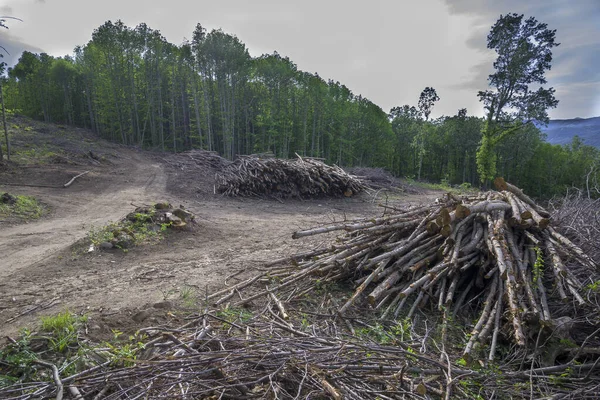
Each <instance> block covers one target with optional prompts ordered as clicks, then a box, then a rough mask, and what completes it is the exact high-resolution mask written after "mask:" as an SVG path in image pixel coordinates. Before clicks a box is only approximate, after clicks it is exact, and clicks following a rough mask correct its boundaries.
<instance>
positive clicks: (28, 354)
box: [0, 310, 146, 397]
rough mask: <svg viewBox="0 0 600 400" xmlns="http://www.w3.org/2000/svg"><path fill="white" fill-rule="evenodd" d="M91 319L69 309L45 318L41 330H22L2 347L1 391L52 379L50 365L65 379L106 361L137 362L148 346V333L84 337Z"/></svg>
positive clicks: (112, 363)
mask: <svg viewBox="0 0 600 400" xmlns="http://www.w3.org/2000/svg"><path fill="white" fill-rule="evenodd" d="M88 322H89V318H88V316H86V315H77V314H74V313H72V312H70V311H68V310H65V311H63V312H61V313H59V314H57V315H53V316H47V317H42V318H41V319H40V323H39V326H38V330H37V331H32V330H29V329H21V331H20V333H19V336H18V337H17V338H16V339H11V341H10V343H9V344H8V345H6V346H4V347H3V348H0V393H1V392H2V388H4V387H8V386H10V385H14V384H18V383H21V382H22V383H25V382H32V381H49V382H52V381H53V378H52V373H51V370H50V369H49V368H48V365H49V364H52V365H55V366H56V367H57V368H58V372H59V375H60V376H61V377H63V378H64V377H67V376H70V375H73V374H76V373H77V372H80V371H83V370H86V369H88V368H90V367H93V366H95V365H98V364H99V363H103V362H109V363H110V365H112V366H113V367H126V366H132V365H133V364H134V362H135V360H136V358H137V356H138V354H139V352H140V350H142V349H143V348H144V343H143V342H144V340H145V339H146V336H145V335H144V334H142V333H135V334H132V335H125V334H124V333H123V332H120V331H118V330H113V338H112V340H110V341H105V342H102V343H94V342H91V341H89V340H87V339H85V338H84V336H85V335H84V333H85V332H86V331H87V324H88ZM44 364H45V365H44ZM0 397H1V394H0Z"/></svg>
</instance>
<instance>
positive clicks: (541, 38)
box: [477, 14, 559, 182]
mask: <svg viewBox="0 0 600 400" xmlns="http://www.w3.org/2000/svg"><path fill="white" fill-rule="evenodd" d="M555 36H556V30H551V29H548V26H547V24H544V23H540V22H538V21H537V20H536V19H535V18H533V17H530V18H527V19H526V20H524V16H523V15H522V14H521V15H519V14H507V15H501V16H500V18H499V19H498V21H496V23H495V24H494V25H493V26H492V29H491V31H490V33H489V34H488V37H487V47H488V48H489V49H492V50H494V51H496V53H497V55H498V56H497V58H496V61H494V68H495V70H496V71H495V72H494V73H493V74H491V75H490V76H489V78H488V82H489V85H490V87H491V89H488V90H484V91H480V92H479V93H478V97H479V100H480V101H481V102H483V104H484V107H485V110H486V118H485V119H486V122H485V125H484V128H483V137H482V141H481V145H480V146H479V149H478V151H477V167H478V172H479V176H480V179H481V181H482V182H486V181H489V180H491V179H493V178H494V177H495V174H496V160H497V158H496V153H495V151H494V149H495V147H496V146H497V145H498V143H499V142H500V141H502V140H503V139H504V138H505V137H507V136H508V135H511V134H513V133H516V132H517V131H521V130H522V127H523V125H525V124H528V123H530V122H532V121H539V122H542V123H547V122H548V109H549V108H554V107H556V106H557V105H558V100H556V99H555V98H554V89H553V88H548V89H545V88H543V87H538V88H537V90H535V89H534V87H532V86H535V85H543V84H545V83H547V82H546V78H545V73H546V71H547V70H550V68H551V62H552V48H554V47H556V46H558V45H559V43H556V41H555Z"/></svg>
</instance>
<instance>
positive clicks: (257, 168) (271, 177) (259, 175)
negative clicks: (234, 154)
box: [216, 156, 366, 198]
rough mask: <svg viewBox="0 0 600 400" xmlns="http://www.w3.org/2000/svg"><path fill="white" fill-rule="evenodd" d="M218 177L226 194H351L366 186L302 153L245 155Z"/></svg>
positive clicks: (295, 195)
mask: <svg viewBox="0 0 600 400" xmlns="http://www.w3.org/2000/svg"><path fill="white" fill-rule="evenodd" d="M216 180H217V186H216V188H217V190H218V192H219V193H223V194H224V195H226V196H273V197H278V198H280V197H281V198H289V197H296V198H309V197H321V196H332V197H338V196H346V197H350V196H352V195H354V194H357V193H359V192H362V191H363V190H365V189H366V186H365V184H364V183H363V182H362V181H361V180H360V179H358V178H356V177H355V176H353V175H350V174H348V173H346V172H345V171H344V170H343V169H341V168H339V167H338V166H335V165H334V166H329V165H327V164H325V163H323V162H321V161H319V160H316V159H311V158H302V157H300V156H298V158H297V159H295V160H283V159H278V158H266V159H261V158H258V157H255V156H241V157H239V158H238V159H237V160H236V161H235V162H234V163H233V164H231V165H229V166H228V167H226V168H225V169H224V170H223V171H222V172H220V173H217V176H216Z"/></svg>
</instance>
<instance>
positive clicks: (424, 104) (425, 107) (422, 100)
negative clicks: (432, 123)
mask: <svg viewBox="0 0 600 400" xmlns="http://www.w3.org/2000/svg"><path fill="white" fill-rule="evenodd" d="M439 99H440V98H439V97H438V95H437V92H436V91H435V89H434V88H432V87H426V88H425V89H423V91H422V92H421V95H420V96H419V103H418V106H419V111H420V112H421V114H423V115H424V116H425V122H427V121H429V115H430V114H431V109H432V108H433V105H434V104H435V102H436V101H439ZM426 130H427V124H426V123H425V124H424V125H423V127H422V129H420V131H419V134H418V135H417V136H416V137H415V140H416V143H415V147H416V148H417V151H418V152H419V170H418V173H417V179H421V170H422V168H423V156H424V155H425V135H426Z"/></svg>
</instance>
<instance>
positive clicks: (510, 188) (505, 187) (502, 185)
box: [494, 177, 550, 218]
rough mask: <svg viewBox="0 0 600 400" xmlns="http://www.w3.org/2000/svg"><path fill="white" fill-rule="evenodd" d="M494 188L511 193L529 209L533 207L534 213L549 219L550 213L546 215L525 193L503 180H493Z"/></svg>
mask: <svg viewBox="0 0 600 400" xmlns="http://www.w3.org/2000/svg"><path fill="white" fill-rule="evenodd" d="M494 186H496V189H497V190H499V191H503V190H506V191H509V192H511V193H513V194H514V195H516V196H517V197H518V198H519V199H520V200H522V201H524V202H525V203H527V204H529V205H530V206H531V207H533V209H534V210H535V211H537V212H538V213H539V214H541V215H542V216H544V217H545V218H549V217H550V213H548V211H546V210H544V209H543V208H542V207H540V206H538V205H537V204H536V203H535V202H534V201H533V200H532V199H531V198H530V197H529V196H527V195H526V194H525V193H523V191H522V190H521V189H519V188H518V187H516V186H514V185H512V184H510V183H508V182H506V181H505V180H504V178H501V177H498V178H496V179H494Z"/></svg>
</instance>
